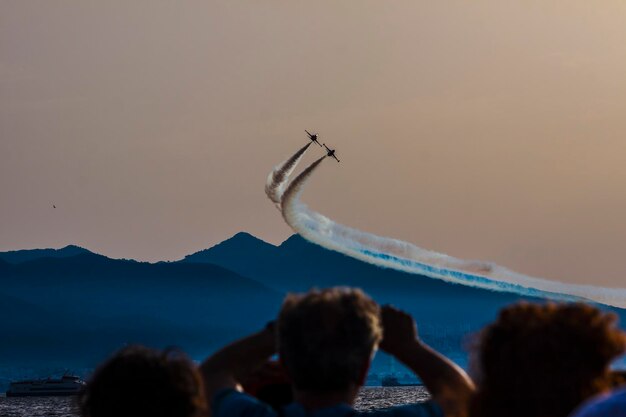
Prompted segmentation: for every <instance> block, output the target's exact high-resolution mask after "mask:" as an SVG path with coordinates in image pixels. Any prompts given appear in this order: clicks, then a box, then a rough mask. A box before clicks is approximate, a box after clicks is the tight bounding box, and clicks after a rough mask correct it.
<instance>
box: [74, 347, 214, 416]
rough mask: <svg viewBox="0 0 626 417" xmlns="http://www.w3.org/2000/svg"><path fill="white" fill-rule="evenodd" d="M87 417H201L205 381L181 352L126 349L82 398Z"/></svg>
mask: <svg viewBox="0 0 626 417" xmlns="http://www.w3.org/2000/svg"><path fill="white" fill-rule="evenodd" d="M80 403H81V404H80V408H81V415H82V417H200V416H203V415H206V401H205V397H204V392H203V389H202V380H201V378H200V375H199V373H198V371H197V369H196V367H195V366H194V365H193V364H192V363H191V362H190V361H189V360H188V359H187V358H186V357H185V356H183V355H182V354H181V353H178V352H175V351H172V352H168V351H165V352H160V351H157V350H152V349H148V348H145V347H141V346H132V347H128V348H125V349H123V350H121V351H119V352H118V353H117V354H115V355H114V356H113V357H112V358H111V359H109V360H108V361H107V362H105V363H104V364H103V365H101V366H100V367H99V368H98V369H97V370H96V372H95V373H94V375H93V376H92V378H91V379H90V380H89V382H88V383H87V389H86V390H85V392H84V393H83V395H82V396H81V399H80Z"/></svg>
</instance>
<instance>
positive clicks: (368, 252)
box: [274, 157, 626, 307]
mask: <svg viewBox="0 0 626 417" xmlns="http://www.w3.org/2000/svg"><path fill="white" fill-rule="evenodd" d="M324 158H325V157H322V158H320V159H318V160H317V161H315V162H313V163H312V164H311V165H310V166H309V167H308V168H306V169H305V170H304V171H303V172H302V173H301V174H300V175H299V176H298V177H296V179H294V180H293V181H292V182H291V184H289V186H288V187H287V189H286V190H285V191H284V193H282V200H281V206H282V210H281V212H282V215H283V218H284V219H285V221H286V222H287V224H289V226H291V228H292V229H293V230H294V231H295V232H297V233H298V234H300V235H301V236H302V237H304V238H305V239H307V240H310V241H312V242H314V243H316V244H318V245H320V246H323V247H325V248H327V249H331V250H334V251H337V252H340V253H343V254H345V255H348V256H351V257H354V258H357V259H360V260H362V261H365V262H368V263H371V264H374V265H378V266H382V267H387V268H393V269H396V270H400V271H405V272H409V273H413V274H419V275H426V276H429V277H432V278H438V279H441V280H444V281H448V282H453V283H457V284H463V285H468V286H471V287H478V288H483V289H488V290H493V291H504V292H512V293H516V294H519V295H523V296H533V297H543V298H551V299H559V300H592V301H595V302H599V303H602V304H607V305H611V306H615V307H626V289H621V288H620V289H615V288H603V287H595V286H590V285H571V284H565V283H562V282H557V281H549V280H544V279H541V278H535V277H530V276H527V275H523V274H520V273H517V272H514V271H511V270H509V269H507V268H504V267H501V266H498V265H495V264H491V263H485V262H477V261H464V260H460V259H455V258H453V257H451V256H448V255H445V254H441V253H437V252H433V251H429V250H425V249H422V248H419V247H417V246H415V245H413V244H411V243H407V242H403V241H400V240H396V239H391V238H385V237H380V236H376V235H372V234H369V233H365V232H362V231H360V230H357V229H353V228H350V227H346V226H343V225H341V224H337V223H335V222H334V221H332V220H331V219H329V218H328V217H325V216H323V215H322V214H320V213H316V212H314V211H312V210H310V209H309V208H308V207H307V206H306V205H304V204H303V203H302V202H301V201H300V194H301V193H302V190H303V187H304V185H305V183H306V181H307V179H308V178H309V177H310V176H311V174H312V173H313V171H314V170H315V169H316V168H317V167H318V166H319V164H320V163H321V162H322V161H323V160H324ZM296 163H297V161H296ZM293 168H295V164H294V166H293V167H292V169H291V171H293ZM281 179H282V183H280V184H278V183H277V184H274V187H275V188H280V189H284V188H285V186H286V183H287V181H288V175H285V176H284V177H283V178H281Z"/></svg>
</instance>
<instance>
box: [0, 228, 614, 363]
mask: <svg viewBox="0 0 626 417" xmlns="http://www.w3.org/2000/svg"><path fill="white" fill-rule="evenodd" d="M73 252H74V254H73V255H72V253H73ZM76 252H77V253H76ZM337 285H344V286H355V287H360V288H362V289H363V290H364V291H365V292H367V293H368V294H370V295H371V296H372V297H373V298H374V299H375V300H376V301H378V302H379V303H381V304H385V303H389V304H394V305H396V306H398V307H400V308H402V309H404V310H406V311H408V312H409V313H411V314H412V315H413V316H414V317H415V319H416V321H417V323H418V327H419V332H420V335H421V336H422V337H423V338H424V340H425V341H426V342H427V343H429V344H431V345H433V346H434V347H435V348H436V349H438V350H440V351H442V352H444V353H445V354H447V355H450V356H452V357H453V358H454V359H456V360H457V361H458V362H460V363H465V362H464V361H465V360H466V353H465V350H464V346H465V345H466V343H467V340H468V337H471V335H472V334H474V333H475V332H476V331H478V330H479V329H480V328H481V327H482V326H484V325H485V324H486V323H488V322H490V321H492V320H494V319H495V317H496V315H497V313H498V311H499V309H501V308H502V307H504V306H506V305H508V304H510V303H512V302H515V301H519V300H522V299H526V300H531V301H538V300H533V299H530V298H521V297H519V296H517V295H515V294H510V293H502V292H494V291H489V290H483V289H478V288H471V287H466V286H463V285H458V284H452V283H448V282H444V281H441V280H437V279H432V278H429V277H426V276H420V275H414V274H408V273H405V272H400V271H396V270H392V269H387V268H381V267H378V266H375V265H371V264H368V263H365V262H362V261H359V260H356V259H353V258H350V257H347V256H345V255H343V254H340V253H337V252H334V251H330V250H327V249H325V248H322V247H320V246H317V245H315V244H312V243H310V242H308V241H306V240H305V239H303V238H301V237H300V236H298V235H294V236H291V237H290V238H289V239H287V240H286V241H284V242H283V243H281V244H280V245H278V246H275V245H272V244H269V243H267V242H264V241H262V240H260V239H258V238H256V237H254V236H252V235H250V234H248V233H243V232H242V233H238V234H236V235H234V236H233V237H231V238H230V239H227V240H225V241H224V242H221V243H219V244H217V245H215V246H213V247H211V248H209V249H205V250H202V251H199V252H196V253H193V254H191V255H188V256H186V257H185V258H184V259H182V260H180V261H177V262H158V263H147V262H137V261H133V260H120V259H110V258H107V257H105V256H102V255H97V254H95V253H92V252H90V251H88V250H86V249H82V248H79V247H76V246H68V247H66V248H63V249H59V250H54V249H44V250H29V251H13V252H4V253H0V314H2V317H5V318H6V317H10V318H11V320H2V321H0V334H3V335H5V334H7V335H10V336H9V337H8V338H7V339H6V341H7V342H6V343H4V344H3V345H2V346H0V364H1V363H2V361H9V362H10V363H13V364H16V363H25V361H32V360H33V358H37V359H38V360H40V361H41V362H54V361H61V362H63V361H65V362H64V363H66V365H68V366H69V364H68V362H69V363H81V364H88V365H89V366H93V365H95V364H96V363H97V362H98V361H99V360H101V359H102V358H104V357H105V356H106V355H107V354H108V353H109V352H111V351H112V350H114V349H116V348H119V347H120V346H123V345H124V344H127V343H133V342H137V343H145V344H149V345H152V346H157V347H165V346H170V345H177V346H180V347H181V348H183V349H185V350H186V351H187V352H189V353H190V354H191V355H192V356H194V357H196V358H202V357H204V356H205V355H206V354H208V353H209V352H210V351H212V350H213V349H215V348H217V347H219V346H221V345H223V344H225V343H227V342H229V341H232V340H233V339H235V338H237V337H240V336H242V335H244V334H246V333H248V332H250V331H252V330H255V329H258V328H260V327H262V326H263V325H264V324H265V323H266V322H267V321H269V320H271V319H273V318H275V316H276V313H277V311H278V309H279V308H280V303H281V300H282V298H283V297H284V294H285V293H287V292H292V291H297V292H301V291H306V290H308V289H310V288H312V287H328V286H337ZM603 308H606V309H607V310H611V311H614V312H616V313H617V314H618V315H620V316H621V317H622V322H624V319H625V318H626V314H625V311H624V310H622V309H616V308H608V307H603ZM68 341H69V342H70V344H69V345H70V346H71V347H72V348H71V349H70V350H68V349H67V346H68V343H67V342H68ZM70 353H71V354H70ZM384 360H385V359H384V357H383V358H382V359H381V358H380V355H379V359H377V361H376V362H375V363H374V366H373V367H374V369H376V368H380V366H381V361H384Z"/></svg>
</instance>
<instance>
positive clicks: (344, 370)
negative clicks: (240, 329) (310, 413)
mask: <svg viewBox="0 0 626 417" xmlns="http://www.w3.org/2000/svg"><path fill="white" fill-rule="evenodd" d="M381 338H382V327H381V323H380V311H379V307H378V305H377V304H376V303H375V302H374V301H372V299H371V298H369V297H368V296H366V295H365V294H364V293H363V292H362V291H361V290H358V289H352V288H330V289H324V290H312V291H310V292H308V293H306V294H299V295H296V294H290V295H288V296H287V298H286V299H285V302H284V303H283V306H282V309H281V311H280V314H279V317H278V349H279V355H280V359H281V362H282V363H283V365H284V367H285V370H286V372H287V374H288V375H289V377H290V378H291V381H292V383H293V385H294V388H295V390H296V391H301V392H319V393H322V392H345V391H350V390H351V389H354V388H355V387H356V388H358V387H359V386H360V385H362V384H363V382H364V380H365V377H366V374H367V370H368V368H369V364H370V361H371V358H372V355H373V352H374V350H375V349H376V347H377V346H378V343H379V342H380V340H381Z"/></svg>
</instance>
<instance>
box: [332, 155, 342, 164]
mask: <svg viewBox="0 0 626 417" xmlns="http://www.w3.org/2000/svg"><path fill="white" fill-rule="evenodd" d="M333 158H335V159H336V160H337V162H341V161H339V159H338V158H337V157H336V156H335V155H333Z"/></svg>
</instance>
